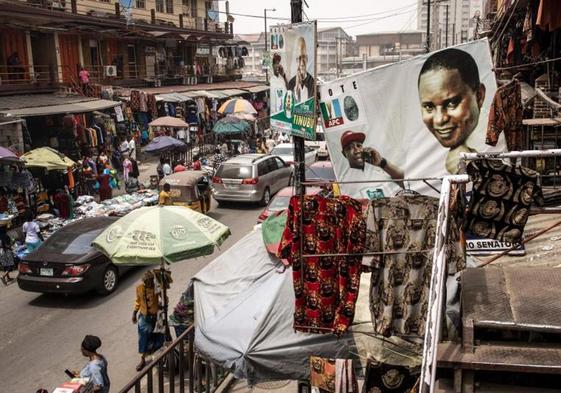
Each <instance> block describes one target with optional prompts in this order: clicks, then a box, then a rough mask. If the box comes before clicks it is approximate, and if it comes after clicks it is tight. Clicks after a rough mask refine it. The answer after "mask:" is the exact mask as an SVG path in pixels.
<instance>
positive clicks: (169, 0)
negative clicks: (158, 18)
mask: <svg viewBox="0 0 561 393" xmlns="http://www.w3.org/2000/svg"><path fill="white" fill-rule="evenodd" d="M166 12H167V13H168V14H173V0H166Z"/></svg>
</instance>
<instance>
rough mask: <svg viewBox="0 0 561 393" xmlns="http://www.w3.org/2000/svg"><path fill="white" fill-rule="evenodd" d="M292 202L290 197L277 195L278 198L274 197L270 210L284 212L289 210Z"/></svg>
mask: <svg viewBox="0 0 561 393" xmlns="http://www.w3.org/2000/svg"><path fill="white" fill-rule="evenodd" d="M289 202H290V196H289V195H286V196H285V195H282V196H281V195H277V196H276V197H274V198H273V199H272V200H271V203H270V204H269V210H271V211H279V210H284V209H288V203H289Z"/></svg>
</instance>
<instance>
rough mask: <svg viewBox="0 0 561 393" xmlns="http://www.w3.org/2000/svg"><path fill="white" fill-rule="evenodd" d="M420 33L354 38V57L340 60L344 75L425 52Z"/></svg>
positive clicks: (363, 35)
mask: <svg viewBox="0 0 561 393" xmlns="http://www.w3.org/2000/svg"><path fill="white" fill-rule="evenodd" d="M425 39H426V34H425V33H424V32H422V31H404V32H384V33H372V34H362V35H357V36H356V43H355V45H356V47H357V54H356V56H351V57H346V58H344V59H343V60H342V69H343V71H344V74H345V75H349V74H352V73H354V72H359V71H364V70H367V69H370V68H374V67H378V66H381V65H384V64H390V63H395V62H397V61H401V60H405V59H408V58H410V57H413V56H415V55H418V54H420V53H424V52H425V46H424V45H425Z"/></svg>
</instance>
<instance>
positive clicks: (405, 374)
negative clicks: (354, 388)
mask: <svg viewBox="0 0 561 393" xmlns="http://www.w3.org/2000/svg"><path fill="white" fill-rule="evenodd" d="M416 382H417V377H415V376H413V375H411V372H410V371H409V370H408V369H407V368H406V367H402V366H392V365H390V364H379V363H376V362H372V361H371V360H369V361H368V363H367V364H366V376H365V378H364V387H363V392H365V393H410V392H411V391H412V390H411V389H413V387H414V386H415V383H416Z"/></svg>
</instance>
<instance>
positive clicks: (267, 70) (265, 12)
mask: <svg viewBox="0 0 561 393" xmlns="http://www.w3.org/2000/svg"><path fill="white" fill-rule="evenodd" d="M267 11H276V10H275V9H274V8H264V9H263V14H264V16H265V50H264V51H263V59H265V54H266V53H267V52H268V51H267V49H269V48H268V46H267V35H268V34H269V32H268V31H267ZM265 82H266V83H267V84H269V69H268V68H265Z"/></svg>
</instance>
